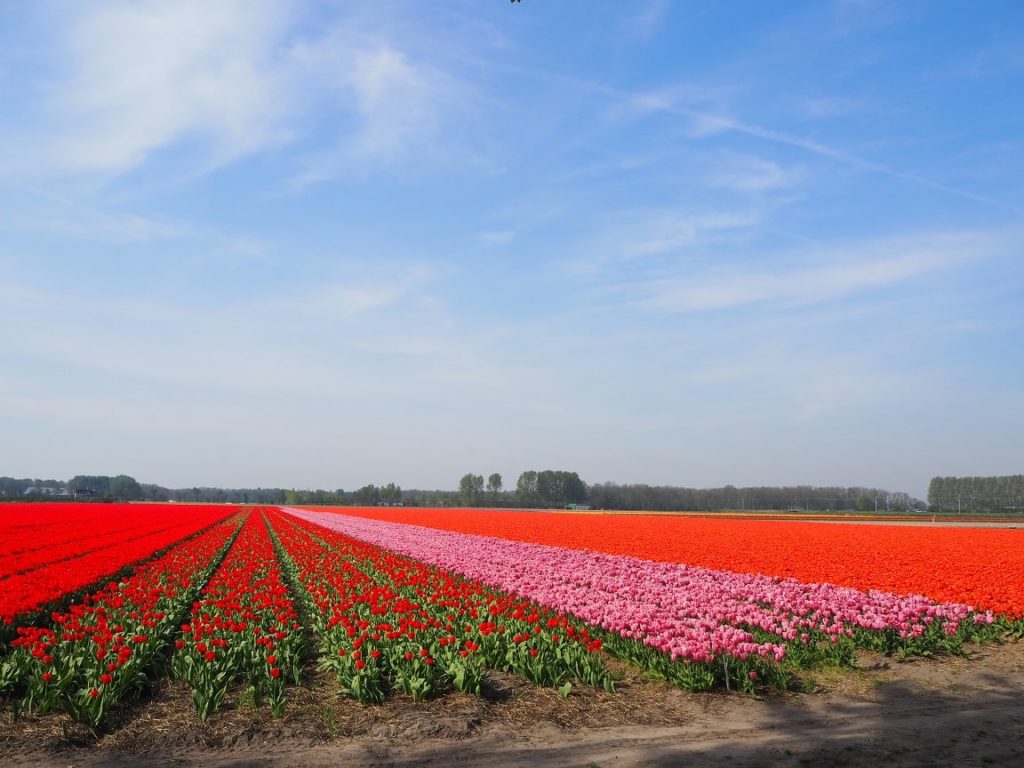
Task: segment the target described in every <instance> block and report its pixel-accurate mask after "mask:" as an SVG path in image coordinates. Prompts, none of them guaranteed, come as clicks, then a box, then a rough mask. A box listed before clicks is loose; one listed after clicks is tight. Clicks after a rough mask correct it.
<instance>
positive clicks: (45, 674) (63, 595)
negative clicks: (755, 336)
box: [0, 503, 1024, 727]
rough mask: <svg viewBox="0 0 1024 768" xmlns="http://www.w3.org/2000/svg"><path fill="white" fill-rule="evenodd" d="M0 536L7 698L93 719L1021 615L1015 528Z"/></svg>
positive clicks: (736, 657)
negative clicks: (173, 696)
mask: <svg viewBox="0 0 1024 768" xmlns="http://www.w3.org/2000/svg"><path fill="white" fill-rule="evenodd" d="M0 526H2V527H0V530H2V531H3V541H4V547H3V548H2V551H0V620H2V621H0V704H2V705H3V706H5V707H7V708H9V709H10V710H11V711H13V712H14V713H16V714H18V715H20V714H24V713H36V714H45V713H49V712H63V713H66V714H67V715H69V716H70V717H72V718H74V719H75V720H78V721H80V722H83V723H87V724H89V725H91V726H93V727H98V726H101V725H102V724H103V723H104V722H105V720H106V719H107V718H108V716H109V714H110V712H111V711H113V710H114V709H116V708H124V707H130V706H132V702H133V701H135V700H137V699H138V698H139V697H140V695H141V694H143V693H144V692H145V691H146V690H147V689H150V688H152V687H153V685H154V683H155V682H156V681H159V680H161V679H163V678H169V679H171V680H174V681H177V682H176V684H177V685H182V686H185V687H187V689H188V691H190V692H191V700H192V704H193V705H194V708H195V713H196V715H197V716H198V717H199V718H200V719H201V720H206V719H208V718H210V717H212V716H213V715H214V714H215V713H216V712H217V711H218V709H219V708H220V707H221V706H222V704H223V702H224V701H225V697H226V696H228V695H229V693H231V692H233V694H231V695H234V696H236V698H237V697H238V696H243V697H244V698H245V699H246V700H247V701H251V702H252V703H253V705H255V706H257V707H262V706H266V707H267V708H268V710H269V711H270V712H272V713H273V714H274V715H280V714H282V713H283V712H284V711H285V709H286V708H287V706H288V703H289V691H290V690H291V689H292V688H294V686H299V685H304V684H306V682H307V680H308V678H309V676H310V672H311V671H312V670H317V671H318V674H319V677H318V679H319V680H321V681H322V680H323V679H324V675H323V674H320V673H326V676H327V678H326V679H328V680H329V681H330V684H331V685H332V686H335V688H336V692H337V693H338V694H339V695H343V696H348V697H351V698H353V699H355V700H356V701H358V702H361V703H364V704H380V703H382V702H384V701H386V699H387V698H388V697H390V696H408V697H411V698H412V699H415V700H423V699H430V698H433V697H436V696H438V695H442V694H445V693H447V692H453V693H460V694H467V695H477V696H479V695H481V692H482V689H483V688H484V686H485V681H486V679H487V676H488V674H490V673H495V672H501V673H506V674H512V675H516V676H518V677H519V678H521V679H523V680H524V681H528V682H529V683H532V684H535V685H538V686H545V687H548V688H551V689H554V690H556V691H558V693H559V694H561V695H562V696H565V697H568V696H571V695H572V694H573V691H574V690H577V689H579V688H580V687H581V686H582V687H593V688H598V689H602V690H605V691H609V692H613V691H614V690H615V682H616V679H617V674H618V673H616V671H615V670H616V669H619V670H621V667H622V665H623V664H626V665H629V666H630V667H632V668H634V669H636V670H638V671H639V672H641V673H643V674H645V675H647V676H650V677H653V678H657V679H661V680H665V681H668V682H670V683H673V684H675V685H678V686H681V687H683V688H685V689H688V690H693V691H700V690H708V689H722V690H740V691H747V692H754V691H757V690H760V689H765V688H785V687H787V686H788V685H790V684H791V682H792V680H793V678H794V676H795V675H797V674H799V670H801V669H805V668H810V667H814V666H816V665H822V664H838V665H843V664H850V663H851V662H853V660H854V659H855V656H856V653H857V651H858V649H868V650H873V651H879V652H883V653H887V654H892V655H896V656H900V657H904V656H913V655H931V654H935V653H942V652H946V653H955V652H957V651H959V650H960V648H961V647H962V645H963V643H965V642H967V641H972V640H999V639H1001V638H1004V637H1007V636H1018V637H1019V636H1020V635H1021V633H1022V628H1024V618H1022V617H1024V591H1022V582H1024V579H1021V578H1019V574H1021V573H1024V531H1022V530H1015V529H978V528H953V527H947V528H938V527H901V526H875V525H872V526H869V525H855V524H828V523H806V522H790V521H758V520H735V519H721V518H718V519H711V518H702V519H691V518H675V517H652V516H630V517H617V516H602V515H572V514H561V513H549V512H519V511H508V512H505V511H493V510H433V509H413V508H403V509H378V508H372V509H356V508H345V509H341V508H339V509H324V508H303V509H299V508H290V507H257V508H252V507H238V506H228V505H184V504H163V505H160V504H139V505H129V504H121V505H117V504H49V503H35V504H6V505H3V506H0ZM1013 574H1017V576H1014V575H1013Z"/></svg>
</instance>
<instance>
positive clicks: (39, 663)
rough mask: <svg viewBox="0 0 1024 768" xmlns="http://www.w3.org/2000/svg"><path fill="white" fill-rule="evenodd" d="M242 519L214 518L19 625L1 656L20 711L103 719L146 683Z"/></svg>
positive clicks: (7, 687)
mask: <svg viewBox="0 0 1024 768" xmlns="http://www.w3.org/2000/svg"><path fill="white" fill-rule="evenodd" d="M239 524H240V520H239V519H238V517H237V516H236V517H234V518H232V519H229V520H225V521H222V522H220V523H218V524H216V525H214V526H213V527H212V528H210V529H208V530H207V531H205V532H204V533H202V534H200V535H198V536H195V537H193V538H190V539H188V540H187V541H184V542H182V543H180V544H178V545H176V546H175V547H173V548H172V549H171V550H169V551H168V552H166V553H165V554H164V555H162V556H161V557H159V558H156V559H153V560H151V561H149V562H148V563H146V564H144V565H143V566H141V567H139V568H138V569H136V570H135V571H134V572H133V573H131V574H130V575H129V576H126V577H124V578H122V579H121V580H119V581H111V582H110V583H108V584H107V585H106V586H105V587H103V588H102V589H100V590H98V591H96V592H95V593H91V594H86V595H85V596H84V597H83V598H82V599H81V600H80V601H79V602H77V603H75V604H73V605H71V606H70V607H69V608H68V610H67V611H65V612H58V613H53V614H52V615H51V617H50V621H49V623H48V624H41V625H38V626H22V627H18V628H17V630H16V635H17V637H16V639H15V640H14V641H13V642H12V643H11V645H12V651H11V653H10V654H9V655H8V656H7V657H6V658H5V659H4V660H3V661H2V662H0V690H2V692H3V695H4V696H5V697H7V698H9V699H10V701H11V703H12V704H13V705H14V708H15V710H16V711H30V712H40V713H45V712H48V711H51V710H57V709H60V710H64V711H66V712H67V713H69V714H70V715H71V716H72V717H74V718H75V719H77V720H80V721H82V722H85V723H88V724H90V725H93V726H97V725H99V724H100V723H101V722H102V721H103V719H104V717H105V715H106V713H107V711H108V709H109V707H110V706H111V705H112V704H114V703H115V702H117V701H118V700H120V699H121V698H123V697H124V696H125V695H126V694H127V693H129V692H131V691H134V690H137V689H139V688H141V687H143V686H145V685H146V684H147V681H148V680H149V679H150V677H151V676H152V674H153V672H154V669H155V667H156V666H157V663H158V661H159V659H160V654H161V652H162V650H163V649H164V648H166V647H167V645H168V644H169V643H170V640H171V638H172V636H173V634H174V632H175V631H176V629H177V627H178V625H179V624H180V622H181V620H182V618H183V617H184V616H186V615H187V613H188V609H189V606H190V605H191V603H192V600H193V599H194V598H195V597H196V596H197V595H198V594H199V590H200V589H201V587H202V585H203V584H205V583H206V580H207V579H208V578H209V576H210V574H211V573H212V571H213V569H214V567H216V564H217V562H218V561H219V560H220V558H221V557H222V556H223V554H224V552H225V551H226V550H227V548H228V547H229V546H230V543H231V541H232V540H233V537H234V535H235V534H236V533H237V531H238V529H239Z"/></svg>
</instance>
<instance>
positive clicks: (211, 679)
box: [171, 511, 304, 720]
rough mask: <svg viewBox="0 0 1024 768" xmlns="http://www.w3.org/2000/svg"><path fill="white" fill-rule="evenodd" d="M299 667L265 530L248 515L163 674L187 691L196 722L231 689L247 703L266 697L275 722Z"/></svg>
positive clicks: (291, 615)
mask: <svg viewBox="0 0 1024 768" xmlns="http://www.w3.org/2000/svg"><path fill="white" fill-rule="evenodd" d="M303 660H304V638H303V633H302V626H301V624H300V623H299V617H298V614H297V612H296V609H295V604H294V602H293V601H292V599H291V597H290V596H289V594H288V588H287V586H286V585H285V583H284V581H283V579H282V575H281V568H280V565H279V563H278V560H277V557H276V554H275V550H274V545H273V543H272V541H271V538H270V533H269V530H268V523H267V521H266V518H265V516H264V514H263V513H262V512H260V511H256V512H253V513H251V514H250V515H249V516H248V518H247V519H246V521H245V523H244V525H243V526H242V530H241V532H240V533H239V535H238V538H237V540H236V541H235V543H234V545H233V546H232V548H231V550H230V551H229V552H228V554H227V556H226V557H225V558H224V562H223V563H222V565H221V566H220V568H219V569H218V570H217V572H216V573H215V574H214V575H213V578H212V579H211V580H210V583H209V584H208V585H207V586H206V588H205V589H204V590H203V594H202V598H201V599H200V600H198V601H196V602H195V603H194V604H193V605H192V612H191V615H190V616H189V618H188V621H187V622H185V623H183V624H182V625H181V626H180V632H179V634H178V636H177V639H176V641H175V653H174V657H173V659H172V661H171V671H172V674H173V675H174V676H175V677H177V678H178V679H181V680H184V681H185V682H187V683H188V685H189V686H190V687H191V689H192V700H193V702H194V703H195V706H196V711H197V713H198V714H199V716H200V718H201V719H203V720H205V719H207V718H208V717H209V716H210V715H211V714H213V713H214V712H216V711H217V709H218V708H219V707H220V704H221V701H222V699H223V697H224V694H225V693H226V692H227V691H228V689H229V688H230V687H231V686H232V685H233V684H235V683H237V682H243V683H244V684H245V687H246V688H245V690H246V692H247V694H248V696H249V697H250V698H251V699H252V701H253V703H258V702H259V701H260V699H262V698H263V697H266V698H267V699H268V700H269V702H270V704H271V706H272V707H273V710H274V713H275V715H280V714H281V711H282V708H283V706H284V703H285V698H284V694H285V690H284V686H285V681H286V679H287V680H291V681H292V682H293V683H298V682H299V677H300V674H301V669H302V663H303Z"/></svg>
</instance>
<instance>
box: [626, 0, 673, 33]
mask: <svg viewBox="0 0 1024 768" xmlns="http://www.w3.org/2000/svg"><path fill="white" fill-rule="evenodd" d="M631 10H632V9H631ZM669 10H670V6H669V3H668V0H647V2H645V3H643V5H641V6H640V8H639V10H635V12H634V13H633V14H632V15H631V16H630V17H629V19H628V20H627V21H626V30H627V31H628V32H629V34H630V35H632V36H633V37H638V38H641V39H643V38H648V37H650V36H651V35H653V34H654V33H655V32H656V31H657V29H658V27H659V26H660V25H661V23H662V22H663V21H664V19H665V16H666V15H668V12H669Z"/></svg>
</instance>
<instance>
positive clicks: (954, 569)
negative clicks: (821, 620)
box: [319, 507, 1024, 617]
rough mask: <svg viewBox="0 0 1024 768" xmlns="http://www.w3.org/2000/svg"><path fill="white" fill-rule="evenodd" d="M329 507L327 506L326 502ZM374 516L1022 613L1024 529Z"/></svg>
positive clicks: (453, 513) (521, 515) (515, 515)
mask: <svg viewBox="0 0 1024 768" xmlns="http://www.w3.org/2000/svg"><path fill="white" fill-rule="evenodd" d="M319 509H322V508H319ZM336 511H338V512H344V513H345V514H354V515H359V516H362V517H367V518H371V519H376V520H387V521H391V522H398V523H409V524H413V525H424V526H428V527H431V528H438V529H440V530H449V531H457V532H461V533H472V534H478V535H482V536H496V537H499V538H504V539H509V540H512V541H522V542H528V543H534V544H546V545H549V546H557V547H568V548H571V549H585V550H590V551H594V552H604V553H607V554H613V555H628V556H631V557H639V558H643V559H646V560H655V561H660V562H669V563H684V564H687V565H694V566H700V567H703V568H714V569H720V570H729V571H734V572H737V573H749V574H763V575H769V576H778V577H781V578H795V579H798V580H800V581H804V582H817V583H820V582H825V583H830V584H837V585H841V586H848V587H854V588H856V589H861V590H868V589H878V590H882V591H885V592H891V593H894V594H904V595H905V594H920V595H925V596H927V597H929V598H931V599H933V600H937V601H940V602H955V603H965V604H968V605H972V606H974V607H975V608H977V609H979V610H992V611H994V612H996V613H1002V614H1006V615H1008V616H1010V617H1021V616H1024V579H1020V578H1012V577H1010V574H1020V573H1024V530H1020V529H986V528H961V527H956V528H953V527H926V526H903V525H900V526H895V525H864V524H856V523H812V522H795V521H794V522H790V521H778V520H734V519H704V518H690V517H685V518H684V517H671V516H653V515H595V514H589V515H581V514H567V513H557V512H502V511H494V510H477V509H473V510H465V509H426V508H415V509H412V508H401V509H392V508H384V509H381V508H375V507H367V508H358V507H355V508H353V507H346V508H344V509H339V510H336Z"/></svg>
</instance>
